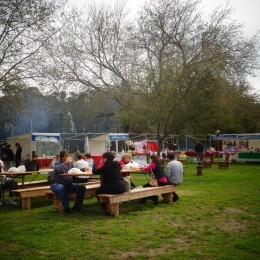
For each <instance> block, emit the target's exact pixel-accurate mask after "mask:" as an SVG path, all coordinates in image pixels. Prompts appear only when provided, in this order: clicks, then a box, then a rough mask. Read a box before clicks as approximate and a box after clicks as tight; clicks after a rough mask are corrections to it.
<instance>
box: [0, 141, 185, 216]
mask: <svg viewBox="0 0 260 260" xmlns="http://www.w3.org/2000/svg"><path fill="white" fill-rule="evenodd" d="M15 146H16V153H15V154H14V153H13V151H12V149H11V146H10V145H8V144H5V145H4V147H3V149H2V150H1V159H0V170H1V171H2V170H3V171H4V170H6V169H7V168H8V167H10V166H12V163H11V162H14V163H15V166H16V167H18V166H19V165H21V163H22V160H21V154H22V147H21V145H20V144H19V143H17V144H16V145H15ZM167 157H168V159H169V162H168V164H167V167H166V171H165V170H164V167H163V164H162V162H161V160H160V158H159V157H158V156H157V155H155V154H152V155H151V156H150V160H151V161H150V163H149V164H147V165H146V166H142V167H140V170H141V171H143V172H150V173H151V172H152V173H153V175H154V177H155V178H156V180H157V185H158V186H164V185H168V184H171V185H180V184H181V183H182V181H183V165H182V163H181V162H179V161H177V160H175V156H174V153H168V154H167ZM31 158H32V159H30V155H27V159H26V160H25V161H24V162H23V163H24V165H25V167H26V170H39V167H38V165H37V161H36V154H35V153H34V154H32V156H31ZM129 163H132V161H131V155H130V154H127V153H124V154H123V155H122V157H121V159H120V160H116V154H115V153H114V152H105V153H104V154H103V155H102V163H101V164H99V165H97V164H96V163H94V161H93V160H92V158H91V154H89V153H87V154H85V155H83V154H81V153H80V152H79V151H76V153H75V157H74V158H73V157H72V156H71V154H70V153H69V151H67V150H62V151H61V152H60V153H58V154H56V156H55V158H54V159H53V161H52V162H51V164H50V168H52V169H53V171H52V172H51V173H49V175H48V181H49V183H50V188H51V190H52V191H53V192H54V193H55V194H56V195H58V196H59V198H60V199H61V202H62V205H63V208H64V212H65V213H67V214H69V213H72V212H73V211H75V210H81V209H82V206H83V200H84V196H85V192H86V187H85V185H84V184H83V183H85V182H87V181H88V178H87V177H85V178H84V179H82V180H80V181H79V179H77V181H76V180H75V178H74V177H73V176H70V175H69V174H68V175H67V176H66V174H67V173H69V171H70V170H71V169H72V168H76V169H79V170H80V171H81V172H86V171H90V172H92V174H93V175H99V178H100V184H101V185H100V188H99V189H98V190H97V191H96V198H97V200H98V202H99V204H100V208H101V210H102V212H103V213H105V212H106V204H104V203H101V202H100V199H99V196H98V195H99V194H103V193H108V194H121V193H124V192H125V191H126V183H125V179H124V178H125V177H126V176H129V175H130V173H129V172H127V171H124V172H122V168H124V167H125V166H126V165H127V164H129ZM61 174H62V175H61ZM0 182H1V188H0V205H2V191H3V190H6V189H8V190H9V199H8V204H14V205H15V204H16V202H14V200H13V194H12V190H14V189H16V188H17V182H16V181H15V180H13V179H11V178H6V177H5V176H3V175H0ZM150 186H151V184H150V183H146V184H144V185H143V188H146V187H150ZM135 188H136V185H135V184H134V183H133V182H132V181H131V189H135ZM69 193H76V199H75V202H74V205H73V207H72V208H71V207H70V203H69ZM147 199H151V200H152V201H153V202H154V204H155V205H157V204H158V200H159V198H158V196H152V197H150V198H144V199H141V200H140V201H139V202H140V203H146V201H147ZM178 199H179V196H178V195H177V194H176V193H173V201H174V202H176V201H177V200H178Z"/></svg>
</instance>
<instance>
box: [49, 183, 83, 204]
mask: <svg viewBox="0 0 260 260" xmlns="http://www.w3.org/2000/svg"><path fill="white" fill-rule="evenodd" d="M50 187H51V190H52V191H53V192H54V193H55V194H56V195H57V196H59V198H60V200H61V203H62V205H63V207H64V208H65V209H66V208H69V197H68V194H69V193H76V194H77V196H76V201H75V204H74V206H75V207H81V206H82V205H83V200H84V196H85V192H86V187H85V186H83V185H82V184H80V183H79V184H77V183H71V184H65V185H64V184H60V183H54V184H51V186H50Z"/></svg>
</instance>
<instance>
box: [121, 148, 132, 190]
mask: <svg viewBox="0 0 260 260" xmlns="http://www.w3.org/2000/svg"><path fill="white" fill-rule="evenodd" d="M118 163H119V164H120V165H121V167H122V168H124V166H125V165H127V164H128V163H131V157H130V154H128V153H124V154H123V155H122V157H121V160H120V161H119V162H118ZM129 175H130V174H129V172H122V176H123V177H126V176H129ZM135 187H136V185H135V184H134V183H133V182H132V181H131V189H133V188H135Z"/></svg>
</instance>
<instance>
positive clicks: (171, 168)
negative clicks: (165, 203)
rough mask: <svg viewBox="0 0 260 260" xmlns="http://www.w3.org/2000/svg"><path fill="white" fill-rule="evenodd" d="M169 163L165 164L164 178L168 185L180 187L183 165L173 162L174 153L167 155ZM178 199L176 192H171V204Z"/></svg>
mask: <svg viewBox="0 0 260 260" xmlns="http://www.w3.org/2000/svg"><path fill="white" fill-rule="evenodd" d="M167 157H168V159H169V160H170V162H169V163H168V164H167V169H166V176H167V179H168V183H169V184H172V185H176V186H177V185H180V184H181V183H182V182H183V172H184V171H183V164H182V163H181V162H179V161H177V160H175V155H174V153H168V154H167ZM178 199H179V196H178V194H177V193H176V192H173V199H172V201H173V202H176V201H177V200H178Z"/></svg>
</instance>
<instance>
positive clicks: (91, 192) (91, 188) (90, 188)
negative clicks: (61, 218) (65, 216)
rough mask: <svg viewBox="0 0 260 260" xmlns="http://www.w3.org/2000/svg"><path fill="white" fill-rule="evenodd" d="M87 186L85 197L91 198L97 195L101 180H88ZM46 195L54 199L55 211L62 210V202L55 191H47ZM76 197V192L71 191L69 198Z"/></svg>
mask: <svg viewBox="0 0 260 260" xmlns="http://www.w3.org/2000/svg"><path fill="white" fill-rule="evenodd" d="M83 185H85V187H86V188H87V190H86V193H85V198H89V197H92V196H95V195H96V190H97V189H98V188H99V187H100V181H96V182H88V183H84V184H83ZM45 195H46V196H47V198H48V199H51V200H53V209H54V210H55V211H62V203H61V200H60V198H59V196H57V195H56V194H55V193H54V192H52V191H51V190H50V191H46V193H45ZM75 199H76V193H70V194H69V200H75Z"/></svg>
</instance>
